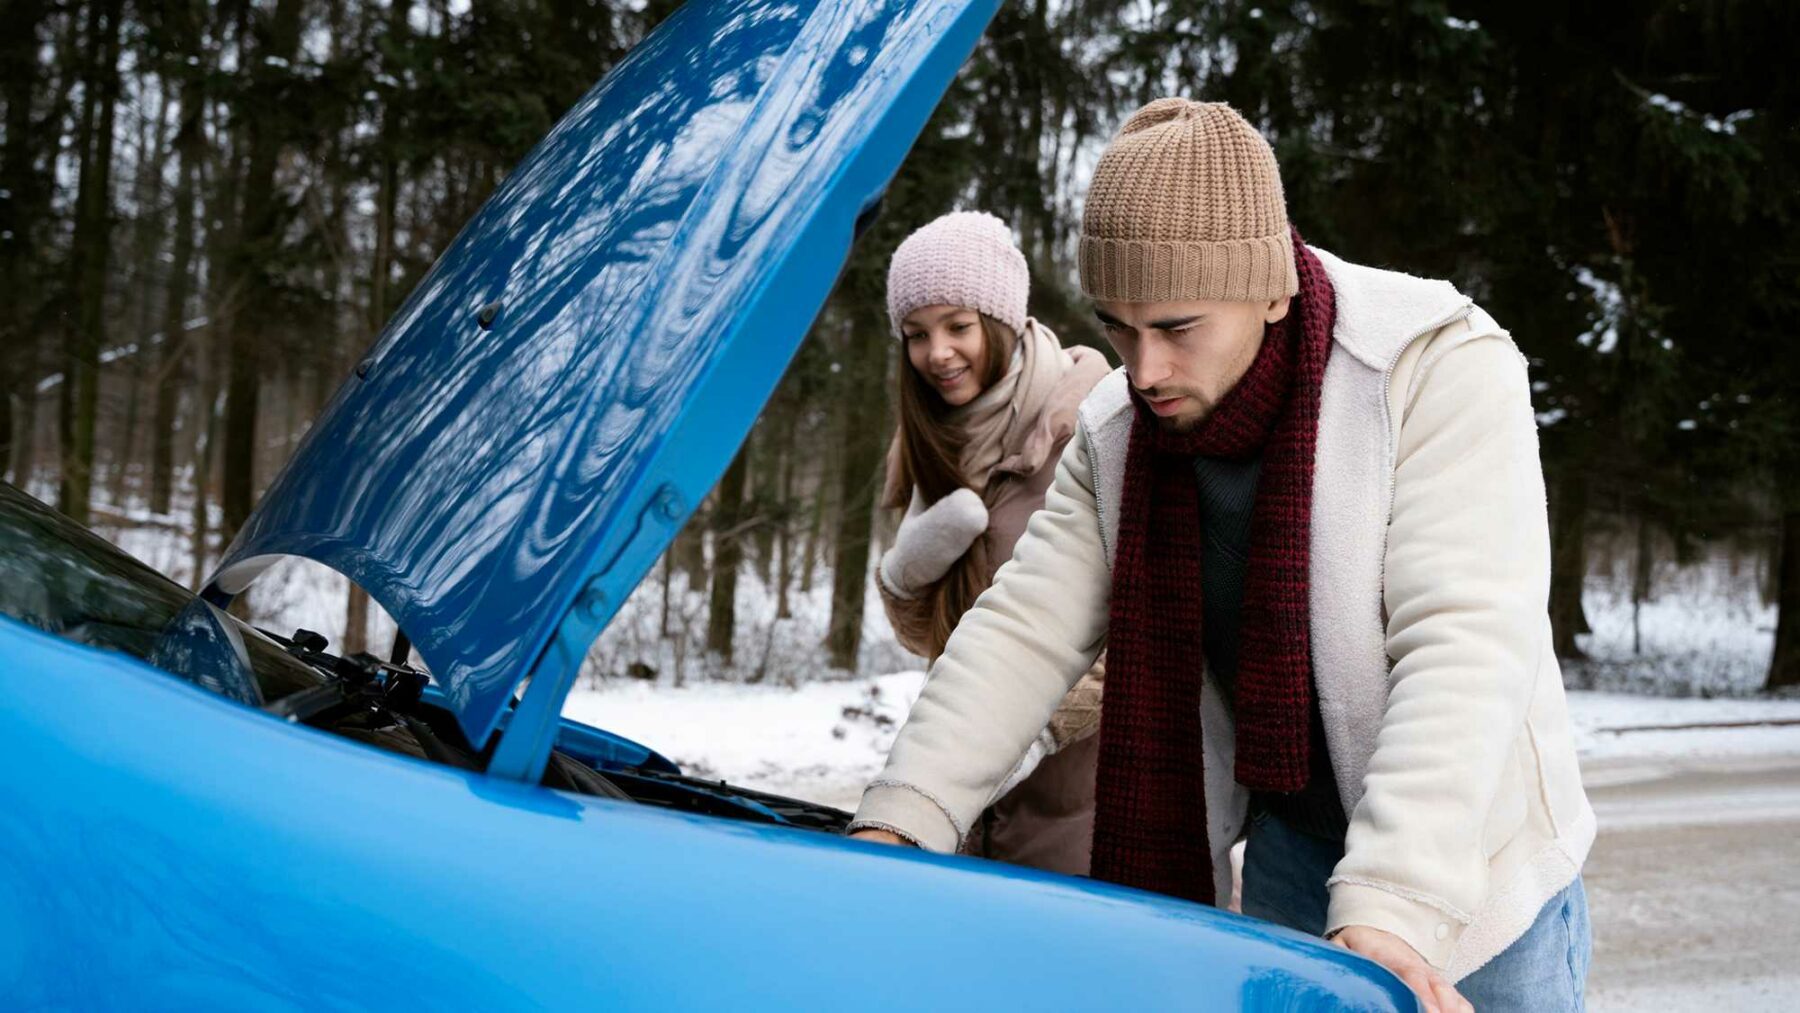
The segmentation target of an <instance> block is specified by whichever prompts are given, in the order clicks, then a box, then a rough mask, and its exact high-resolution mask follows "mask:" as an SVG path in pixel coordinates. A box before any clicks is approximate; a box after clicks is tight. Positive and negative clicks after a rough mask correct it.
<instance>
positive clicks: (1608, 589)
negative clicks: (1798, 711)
mask: <svg viewBox="0 0 1800 1013" xmlns="http://www.w3.org/2000/svg"><path fill="white" fill-rule="evenodd" d="M1766 565H1767V561H1763V562H1762V563H1760V564H1759V563H1758V562H1756V561H1754V560H1750V559H1745V558H1742V557H1733V556H1730V555H1727V554H1723V553H1721V554H1717V555H1712V556H1708V557H1706V558H1703V559H1701V560H1699V561H1697V562H1695V563H1693V564H1690V565H1688V566H1677V565H1675V564H1674V563H1673V562H1670V561H1666V560H1665V561H1662V562H1659V563H1658V564H1657V565H1656V567H1655V568H1654V571H1653V578H1654V579H1653V580H1652V582H1651V592H1650V598H1649V600H1647V601H1645V602H1643V603H1642V605H1641V606H1640V607H1639V610H1638V616H1637V622H1636V627H1635V628H1636V637H1635V649H1634V633H1633V629H1634V627H1633V621H1632V603H1631V572H1630V571H1631V560H1630V558H1629V557H1628V556H1621V557H1620V558H1617V559H1615V560H1614V561H1612V563H1611V564H1610V565H1608V564H1601V565H1599V566H1596V567H1595V568H1594V569H1592V570H1591V571H1590V572H1589V574H1588V579H1587V582H1586V586H1585V587H1584V589H1583V591H1582V604H1583V606H1584V607H1585V609H1586V611H1587V616H1588V624H1589V625H1590V626H1592V627H1593V629H1594V632H1593V633H1591V634H1587V635H1584V636H1581V637H1578V638H1577V641H1578V642H1579V643H1580V645H1581V646H1582V648H1583V649H1584V650H1585V651H1587V653H1588V655H1589V659H1588V660H1587V661H1578V662H1565V663H1564V666H1563V681H1564V682H1565V683H1566V684H1567V685H1569V686H1570V687H1572V688H1580V689H1600V690H1619V691H1630V692H1635V693H1647V694H1652V695H1658V696H1744V695H1747V694H1752V693H1756V692H1758V691H1759V690H1761V689H1762V687H1763V684H1764V682H1765V681H1766V680H1767V678H1768V671H1769V659H1770V656H1771V655H1772V653H1773V652H1774V650H1775V622H1776V612H1777V610H1776V608H1775V606H1774V605H1773V604H1770V603H1768V602H1765V601H1763V599H1762V595H1761V592H1760V588H1761V586H1762V584H1763V583H1764V582H1765V581H1766V580H1767V576H1768V575H1767V573H1766V572H1765V571H1764V570H1763V569H1762V567H1763V566H1766Z"/></svg>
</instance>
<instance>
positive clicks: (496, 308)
mask: <svg viewBox="0 0 1800 1013" xmlns="http://www.w3.org/2000/svg"><path fill="white" fill-rule="evenodd" d="M498 316H500V300H498V299H496V300H494V301H493V302H491V303H488V304H487V305H486V306H483V307H482V308H481V309H480V310H479V311H477V312H476V314H475V322H476V323H478V324H480V325H481V329H482V330H484V331H485V330H488V329H489V328H491V327H493V326H494V320H495V318H496V317H498Z"/></svg>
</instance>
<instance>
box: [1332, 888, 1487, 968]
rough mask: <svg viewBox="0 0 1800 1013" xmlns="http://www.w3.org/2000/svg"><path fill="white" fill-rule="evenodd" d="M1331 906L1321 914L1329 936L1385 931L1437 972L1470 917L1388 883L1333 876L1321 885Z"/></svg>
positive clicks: (1414, 891)
mask: <svg viewBox="0 0 1800 1013" xmlns="http://www.w3.org/2000/svg"><path fill="white" fill-rule="evenodd" d="M1327 885H1328V886H1329V888H1330V890H1331V905H1330V907H1329V908H1328V909H1327V911H1326V915H1325V935H1326V936H1327V937H1330V936H1332V935H1335V934H1336V933H1338V932H1339V931H1341V930H1343V929H1347V928H1349V927H1350V926H1352V925H1366V926H1368V927H1369V928H1372V929H1380V930H1382V931H1383V932H1391V933H1393V934H1394V935H1396V936H1399V937H1400V938H1401V939H1403V940H1405V941H1406V943H1407V945H1409V946H1411V947H1412V948H1413V949H1415V950H1418V951H1419V956H1421V957H1424V958H1425V960H1426V962H1427V963H1429V964H1431V966H1433V967H1435V968H1437V969H1438V970H1440V971H1442V970H1444V969H1445V968H1446V967H1448V966H1449V964H1450V954H1451V953H1452V952H1454V951H1455V950H1456V944H1457V942H1458V940H1460V939H1461V938H1462V934H1463V930H1464V929H1466V928H1468V926H1469V922H1470V921H1471V918H1470V916H1469V914H1468V913H1467V912H1465V911H1462V910H1459V909H1458V908H1456V907H1455V906H1453V905H1450V904H1447V903H1444V902H1443V901H1440V900H1438V899H1436V898H1434V897H1430V896H1428V895H1426V894H1423V893H1419V892H1418V891H1416V890H1409V889H1407V888H1406V887H1403V886H1399V885H1397V884H1394V883H1383V882H1380V881H1379V880H1372V879H1363V878H1361V877H1350V876H1336V877H1333V878H1332V879H1331V881H1330V882H1329V883H1328V884H1327Z"/></svg>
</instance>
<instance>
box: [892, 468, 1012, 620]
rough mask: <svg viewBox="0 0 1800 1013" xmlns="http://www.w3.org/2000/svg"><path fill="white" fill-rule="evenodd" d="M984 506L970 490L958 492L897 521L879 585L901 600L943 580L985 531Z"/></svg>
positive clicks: (985, 507)
mask: <svg viewBox="0 0 1800 1013" xmlns="http://www.w3.org/2000/svg"><path fill="white" fill-rule="evenodd" d="M987 526H988V512H987V505H986V504H984V503H982V502H981V497H980V496H978V495H976V494H975V490H973V489H958V490H956V491H955V492H953V493H951V494H950V495H948V496H945V497H944V498H943V499H940V500H938V501H937V502H936V503H933V504H932V505H931V506H929V507H927V508H926V509H924V510H922V511H920V512H919V513H917V514H915V515H912V516H910V517H908V518H906V519H905V520H903V521H901V522H900V531H899V534H898V535H896V536H895V538H894V547H893V548H891V549H889V550H888V551H887V555H885V556H882V557H881V571H880V573H881V582H882V584H883V585H884V586H886V587H887V589H888V590H889V591H891V592H893V593H894V594H895V595H897V596H899V597H901V598H916V597H918V595H919V593H920V592H922V591H924V590H925V589H926V588H928V587H930V586H931V585H933V584H935V583H937V582H938V581H939V580H942V579H943V576H944V574H946V573H949V572H950V567H951V566H953V565H955V563H956V561H957V560H958V559H961V558H962V555H963V553H965V552H967V551H969V546H971V545H974V544H975V539H977V538H980V537H981V535H982V533H983V532H985V531H987Z"/></svg>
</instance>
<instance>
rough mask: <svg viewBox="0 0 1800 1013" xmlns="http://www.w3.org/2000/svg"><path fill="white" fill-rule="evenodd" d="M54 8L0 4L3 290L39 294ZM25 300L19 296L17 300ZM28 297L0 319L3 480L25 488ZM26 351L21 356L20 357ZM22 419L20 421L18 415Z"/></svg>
mask: <svg viewBox="0 0 1800 1013" xmlns="http://www.w3.org/2000/svg"><path fill="white" fill-rule="evenodd" d="M47 9H48V5H47V4H46V3H45V0H7V2H6V3H5V4H4V5H0V91H3V94H4V96H5V99H6V121H5V125H6V144H5V147H4V148H0V189H3V190H4V191H5V192H6V194H7V199H6V200H0V236H3V237H4V238H0V291H3V292H11V293H16V294H17V293H28V292H35V291H36V290H37V288H38V286H37V285H36V284H34V283H33V282H35V279H34V278H33V277H32V275H33V274H34V273H35V272H34V264H33V260H32V258H33V257H34V256H35V255H36V251H35V250H34V249H33V246H34V239H35V238H36V233H37V227H36V219H37V217H38V213H39V209H40V206H41V204H42V202H43V201H42V195H43V193H44V191H45V190H46V189H47V188H46V187H45V186H44V183H43V179H42V174H41V173H39V172H38V171H37V165H36V155H37V152H36V150H35V148H34V134H35V130H34V129H33V127H34V124H33V122H32V117H31V109H32V104H33V102H34V101H35V100H36V98H37V90H38V74H39V68H40V62H39V60H38V53H37V49H38V27H39V25H40V24H41V23H42V22H43V19H44V14H45V12H46V10H47ZM19 297H21V296H18V295H15V298H19ZM38 308H39V307H38V299H37V298H36V297H33V298H29V299H27V300H26V301H25V303H24V305H22V306H17V307H15V308H14V312H12V313H8V314H5V315H0V348H6V349H10V350H12V351H11V352H10V353H9V354H7V355H5V356H0V400H4V402H5V403H3V404H0V474H6V473H10V474H11V475H12V480H13V483H14V484H15V485H17V486H19V487H20V488H24V487H25V486H26V485H27V484H28V483H29V482H30V480H31V474H30V472H31V466H30V461H31V447H30V446H29V442H30V439H31V435H32V432H33V428H34V427H33V426H32V422H33V418H32V416H33V415H34V414H35V413H36V408H37V389H36V386H37V379H38V378H37V342H38V336H37V334H36V333H34V332H33V331H32V329H31V328H30V327H29V326H27V325H26V324H25V323H24V322H26V321H30V320H32V319H33V318H34V317H35V316H36V315H37V311H38ZM21 349H22V350H23V354H21V353H20V350H21ZM15 411H16V412H17V416H16V419H17V421H15V415H14V412H15Z"/></svg>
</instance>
